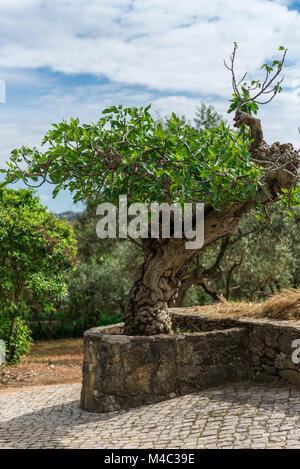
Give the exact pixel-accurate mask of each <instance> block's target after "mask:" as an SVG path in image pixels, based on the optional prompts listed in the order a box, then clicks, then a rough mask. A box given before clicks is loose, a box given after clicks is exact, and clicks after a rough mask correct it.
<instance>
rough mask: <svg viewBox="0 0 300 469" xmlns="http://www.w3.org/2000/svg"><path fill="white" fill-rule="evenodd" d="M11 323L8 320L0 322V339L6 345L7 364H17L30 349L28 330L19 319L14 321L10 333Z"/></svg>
mask: <svg viewBox="0 0 300 469" xmlns="http://www.w3.org/2000/svg"><path fill="white" fill-rule="evenodd" d="M11 326H12V321H11V320H10V319H8V318H6V319H1V321H0V338H1V339H2V340H4V342H5V345H6V360H7V363H8V364H15V363H18V362H19V361H20V360H21V358H22V357H23V356H24V355H27V354H28V353H29V351H30V347H31V343H32V341H31V338H30V335H29V329H28V327H27V326H26V324H25V321H24V320H23V319H21V318H16V319H15V320H14V328H13V333H12V335H11V331H12V327H11Z"/></svg>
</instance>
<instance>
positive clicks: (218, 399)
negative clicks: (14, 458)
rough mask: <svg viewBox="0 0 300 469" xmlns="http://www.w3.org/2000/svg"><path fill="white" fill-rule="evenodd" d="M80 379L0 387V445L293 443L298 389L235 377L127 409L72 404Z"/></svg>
mask: <svg viewBox="0 0 300 469" xmlns="http://www.w3.org/2000/svg"><path fill="white" fill-rule="evenodd" d="M80 388H81V385H80V384H79V383H76V384H67V385H55V386H44V387H39V388H35V389H26V390H21V391H20V390H19V391H16V392H10V393H0V448H110V449H112V448H172V449H177V448H192V449H194V448H300V389H299V388H298V389H297V388H293V387H289V386H287V385H285V384H281V383H277V384H275V385H272V386H270V385H266V384H253V383H239V384H230V385H226V386H222V387H218V388H210V389H206V390H204V391H201V392H198V393H196V394H189V395H186V396H183V397H179V398H175V399H172V400H169V401H164V402H160V403H158V404H152V405H149V406H144V407H140V408H138V409H133V410H130V411H127V412H111V413H109V414H93V413H88V412H85V411H83V410H81V409H80V408H79V394H80Z"/></svg>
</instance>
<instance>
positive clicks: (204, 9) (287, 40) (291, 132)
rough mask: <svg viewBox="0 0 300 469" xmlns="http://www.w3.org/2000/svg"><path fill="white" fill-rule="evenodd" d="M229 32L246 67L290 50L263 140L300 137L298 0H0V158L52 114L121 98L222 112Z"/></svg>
mask: <svg viewBox="0 0 300 469" xmlns="http://www.w3.org/2000/svg"><path fill="white" fill-rule="evenodd" d="M233 41H237V42H238V44H239V50H238V71H239V72H240V73H242V72H244V71H248V72H249V74H250V76H251V77H257V76H258V77H259V76H260V71H259V67H260V65H261V64H262V63H264V62H265V61H266V60H267V59H273V58H274V57H275V56H276V54H277V53H278V52H277V49H278V47H279V46H280V45H284V46H285V47H287V48H288V49H289V50H288V61H287V66H286V67H285V70H284V75H285V81H284V91H283V93H281V95H280V96H278V97H277V99H276V100H275V101H273V102H272V103H270V104H269V105H268V106H266V107H265V108H263V109H262V110H261V111H260V114H259V117H260V118H261V119H262V122H263V128H264V132H265V138H266V140H267V141H268V142H270V143H272V141H282V142H292V143H293V144H294V145H295V146H296V147H297V148H299V146H300V136H299V134H298V127H300V115H299V106H300V47H299V44H300V1H296V2H292V1H285V0H273V1H270V0H243V2H237V1H236V0H212V1H211V2H207V1H205V0H184V1H183V0H182V1H181V2H174V1H173V0H172V1H171V0H133V1H126V0H72V1H70V0H52V1H50V0H49V1H45V0H10V2H8V1H7V0H0V80H4V81H5V84H6V103H5V104H0V135H1V139H0V165H1V166H2V167H3V166H5V161H6V160H7V159H8V157H9V154H10V151H11V150H12V149H13V148H15V147H18V146H20V145H23V144H24V145H29V146H39V144H40V142H41V140H42V137H43V135H44V133H45V132H46V131H47V129H48V128H49V127H50V125H51V123H53V122H57V121H59V120H61V119H62V118H66V119H68V118H69V117H70V116H73V117H77V116H78V117H80V119H81V120H82V121H95V120H96V119H97V117H99V115H100V113H101V110H102V109H103V108H104V107H106V106H108V105H111V104H119V103H120V102H122V103H124V104H126V105H147V104H149V103H152V110H153V112H156V111H160V113H161V114H162V115H164V114H168V113H170V112H172V111H174V112H176V113H178V114H185V115H187V116H188V117H190V118H192V117H193V114H194V112H195V109H196V106H197V105H198V104H200V102H201V101H204V102H206V103H208V104H213V105H214V106H215V107H216V109H217V110H218V111H219V112H221V113H222V114H223V115H224V116H225V114H226V109H227V107H228V99H230V95H231V87H230V86H231V84H230V76H229V72H228V71H227V70H226V69H225V67H224V65H223V59H224V58H227V57H228V56H229V55H230V53H231V50H232V44H233ZM225 117H226V118H227V119H228V120H229V122H230V118H229V117H228V116H225ZM38 193H39V195H40V197H41V199H42V201H43V202H44V203H45V204H46V205H47V206H48V207H49V208H50V209H51V210H53V211H55V212H62V211H65V210H70V209H73V210H74V209H75V210H80V209H81V207H80V206H77V207H74V206H73V204H72V198H71V195H70V194H68V193H64V194H61V195H59V196H58V197H57V198H56V199H55V200H52V198H51V187H49V185H44V186H42V187H41V188H40V189H39V191H38Z"/></svg>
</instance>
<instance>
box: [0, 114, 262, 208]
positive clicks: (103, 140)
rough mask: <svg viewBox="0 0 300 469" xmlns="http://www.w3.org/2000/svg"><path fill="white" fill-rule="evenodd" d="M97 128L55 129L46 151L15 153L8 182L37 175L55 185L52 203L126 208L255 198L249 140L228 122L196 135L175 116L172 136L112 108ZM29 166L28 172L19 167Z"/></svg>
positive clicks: (144, 117) (256, 180)
mask: <svg viewBox="0 0 300 469" xmlns="http://www.w3.org/2000/svg"><path fill="white" fill-rule="evenodd" d="M103 114H104V115H103V117H102V118H101V119H100V120H99V121H98V122H97V124H89V125H88V124H83V125H80V123H79V120H78V119H71V121H70V123H67V122H66V121H63V122H61V123H60V124H54V125H53V129H52V130H50V131H49V132H48V133H47V135H46V137H45V139H44V141H43V143H44V144H47V145H49V149H48V150H46V151H45V152H44V153H41V152H40V151H38V150H37V149H36V148H34V149H29V148H27V147H22V148H20V149H16V150H14V151H13V152H12V155H11V158H10V162H9V163H8V166H9V168H8V170H7V181H8V182H15V181H17V180H18V179H21V180H23V181H25V182H26V183H28V180H29V179H33V180H37V182H38V181H39V178H38V177H39V175H40V176H41V177H43V178H44V180H48V181H50V182H52V183H53V184H55V189H54V192H53V194H54V196H55V195H56V194H57V193H58V191H59V190H60V189H62V188H69V189H70V191H71V192H72V193H73V194H74V200H75V201H78V200H86V199H90V198H95V197H96V198H100V197H101V200H102V201H103V200H106V201H110V202H112V203H116V202H117V201H118V197H119V195H121V194H127V196H128V199H129V202H130V203H131V202H139V201H143V202H145V203H147V202H152V201H173V202H180V203H183V202H188V201H190V200H197V201H199V202H201V201H205V202H206V203H211V204H213V205H214V206H216V207H218V206H219V205H220V204H221V203H224V202H233V201H236V200H243V199H244V198H245V197H247V196H248V195H249V194H250V195H252V196H253V197H255V196H257V188H258V187H259V185H260V176H261V174H260V171H259V170H258V169H256V168H254V167H253V165H252V164H251V161H250V155H249V153H248V150H247V149H248V147H249V143H250V142H249V140H245V139H242V138H240V137H238V136H237V134H236V132H234V131H233V130H231V129H230V128H229V127H228V126H226V125H225V124H224V123H223V122H221V123H220V126H219V127H217V128H212V129H209V130H203V131H201V132H199V131H197V130H196V129H195V128H193V127H192V126H190V125H188V124H186V125H181V121H180V119H179V118H178V117H177V116H176V115H175V114H172V116H171V118H170V120H169V125H168V129H164V128H163V126H162V125H161V124H157V123H156V122H155V121H154V119H153V118H152V117H151V115H150V113H149V106H148V107H146V108H143V107H141V108H139V109H137V108H125V109H124V108H123V107H122V105H120V106H118V107H115V106H111V107H110V108H107V109H105V110H104V111H103ZM23 160H25V161H26V162H27V163H28V164H27V169H26V170H21V169H20V168H19V165H20V164H21V162H22V161H23Z"/></svg>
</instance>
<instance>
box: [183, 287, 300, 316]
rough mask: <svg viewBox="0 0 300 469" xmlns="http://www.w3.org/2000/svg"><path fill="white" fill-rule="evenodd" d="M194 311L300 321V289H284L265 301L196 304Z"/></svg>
mask: <svg viewBox="0 0 300 469" xmlns="http://www.w3.org/2000/svg"><path fill="white" fill-rule="evenodd" d="M190 311H191V312H192V313H198V314H203V313H204V314H208V315H209V316H210V317H215V318H217V317H220V316H222V317H223V318H225V317H249V318H269V319H274V320H277V321H287V320H290V321H294V322H300V290H284V291H282V292H281V293H276V294H275V295H272V296H271V297H270V298H269V299H268V300H266V301H264V302H263V303H246V302H244V301H242V302H239V303H234V302H229V301H226V300H222V301H220V302H219V303H216V304H213V305H209V306H195V307H194V308H192V309H191V310H190Z"/></svg>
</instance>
